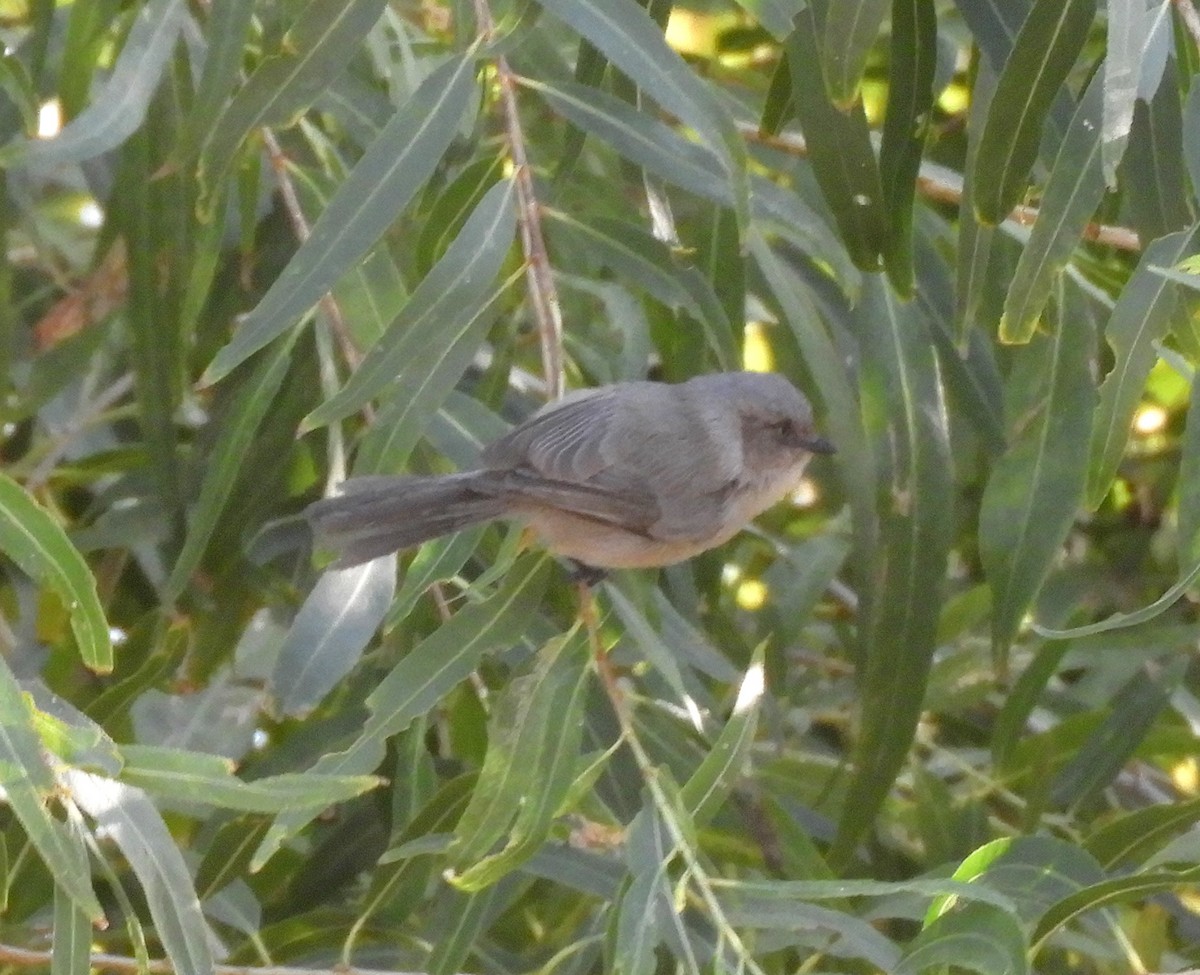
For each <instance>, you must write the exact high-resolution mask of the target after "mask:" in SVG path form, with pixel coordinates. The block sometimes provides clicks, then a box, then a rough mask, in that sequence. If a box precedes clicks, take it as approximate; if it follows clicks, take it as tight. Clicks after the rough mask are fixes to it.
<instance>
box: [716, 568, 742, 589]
mask: <svg viewBox="0 0 1200 975" xmlns="http://www.w3.org/2000/svg"><path fill="white" fill-rule="evenodd" d="M741 577H742V567H741V566H740V565H738V564H737V563H735V562H726V563H725V564H724V565H723V566H721V581H722V582H723V583H725V585H727V586H732V585H733V584H734V583H735V582H737V581H738V580H739V579H740V578H741Z"/></svg>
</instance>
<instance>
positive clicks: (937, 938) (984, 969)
mask: <svg viewBox="0 0 1200 975" xmlns="http://www.w3.org/2000/svg"><path fill="white" fill-rule="evenodd" d="M1028 950H1029V946H1028V945H1027V944H1026V943H1025V932H1024V931H1023V930H1022V927H1021V922H1020V919H1019V918H1018V917H1016V916H1015V915H1014V914H1012V913H1010V912H1008V911H1001V910H998V909H997V908H995V907H992V906H991V905H990V904H979V903H973V904H964V905H962V906H961V907H958V908H956V909H955V910H954V911H953V912H952V913H948V914H943V915H941V916H940V917H938V918H937V920H935V921H934V922H933V923H932V924H930V925H929V926H928V927H927V928H925V929H924V930H923V931H922V932H921V933H920V934H918V935H917V937H916V938H915V939H913V941H912V943H911V944H909V945H908V947H907V948H906V949H905V952H904V957H903V958H901V960H900V963H899V964H898V965H896V967H895V969H894V971H895V973H896V975H920V973H922V972H927V971H929V970H930V969H933V968H940V967H945V966H954V967H956V968H964V969H969V970H970V971H974V972H979V973H980V975H1020V973H1024V972H1028V971H1029V961H1028V959H1027V957H1026V953H1027V952H1028Z"/></svg>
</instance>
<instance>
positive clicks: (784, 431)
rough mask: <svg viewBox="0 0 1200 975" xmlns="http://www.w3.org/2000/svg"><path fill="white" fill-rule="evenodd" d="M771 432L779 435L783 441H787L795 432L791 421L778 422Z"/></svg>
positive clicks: (774, 424)
mask: <svg viewBox="0 0 1200 975" xmlns="http://www.w3.org/2000/svg"><path fill="white" fill-rule="evenodd" d="M771 432H772V433H774V434H776V435H778V437H779V438H780V439H781V440H787V439H788V438H789V437H791V435H792V432H793V427H792V421H791V420H776V421H775V422H774V423H772V424H771Z"/></svg>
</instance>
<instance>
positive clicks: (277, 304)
mask: <svg viewBox="0 0 1200 975" xmlns="http://www.w3.org/2000/svg"><path fill="white" fill-rule="evenodd" d="M474 66H475V62H474V58H473V57H472V56H470V55H466V56H463V57H458V58H453V59H451V60H450V61H448V62H447V63H446V64H444V65H442V66H441V67H440V68H438V69H437V70H436V71H434V72H433V73H432V74H430V76H429V77H428V78H426V79H425V81H424V83H423V84H422V85H421V87H420V88H418V89H417V91H416V92H415V93H414V94H413V96H412V97H411V98H410V99H409V100H408V101H407V102H405V104H404V105H403V106H402V107H401V109H400V110H399V111H398V112H397V113H396V115H395V116H394V117H393V118H392V120H391V121H390V122H389V123H388V124H387V126H386V127H385V128H384V130H383V131H382V132H381V133H380V134H379V138H378V139H376V140H375V141H374V142H373V143H371V145H370V147H369V148H368V149H367V151H366V152H365V153H364V154H363V157H362V159H360V160H359V161H358V164H357V165H356V166H355V167H354V169H353V170H352V171H351V173H350V175H349V176H348V177H347V178H346V182H345V183H343V184H342V186H341V189H339V190H338V192H337V194H336V195H335V196H334V198H333V199H332V200H330V202H329V206H328V207H326V208H325V211H324V212H323V213H322V214H321V216H320V217H319V218H318V219H317V221H316V223H315V224H314V225H313V228H312V232H311V233H310V234H309V237H308V239H307V240H305V241H304V243H303V244H301V245H300V247H299V249H298V250H297V251H296V253H295V255H294V256H293V257H292V259H291V260H290V261H289V262H288V265H287V267H286V268H284V270H283V271H282V272H281V273H280V275H279V277H277V278H276V279H275V282H274V283H273V284H272V285H271V287H270V289H268V291H267V293H266V294H265V295H263V298H262V300H261V301H260V302H259V303H258V305H257V307H256V308H255V309H254V310H253V311H251V312H250V313H249V314H248V315H247V316H246V317H245V319H243V321H242V322H241V324H240V325H239V327H238V330H237V333H236V334H235V335H234V337H233V339H232V341H230V342H229V344H228V345H226V346H225V347H224V348H223V349H221V350H220V352H218V353H217V355H216V357H215V358H214V359H213V361H212V362H211V363H210V364H209V367H208V369H207V371H206V372H205V374H204V377H203V382H204V383H207V384H211V383H215V382H216V381H217V380H219V379H221V378H222V377H224V376H226V375H228V374H229V373H230V372H231V371H232V370H233V369H234V368H235V367H236V366H237V365H238V364H240V363H241V362H243V361H244V360H245V359H247V358H249V357H250V356H251V355H253V354H254V353H255V352H257V351H258V350H259V349H261V348H262V347H263V346H264V345H266V344H267V343H268V342H270V341H271V340H272V339H274V338H275V337H276V336H277V335H280V334H282V333H283V332H284V331H286V330H287V329H288V328H289V327H291V325H292V324H293V323H294V322H295V320H296V319H297V318H299V317H300V316H301V315H303V314H304V313H305V312H306V311H308V310H309V309H310V308H312V306H313V305H315V304H316V303H317V301H319V300H320V298H321V296H322V295H324V294H325V293H326V292H327V291H329V289H330V288H332V287H333V286H334V285H335V284H336V283H337V281H338V279H340V278H341V277H342V275H343V274H345V273H346V272H347V271H349V270H350V269H351V268H353V266H354V265H355V264H356V263H357V262H358V260H359V259H360V258H361V257H362V256H363V255H364V254H365V253H366V252H367V251H368V250H370V249H371V247H372V246H373V245H374V244H375V242H376V241H377V240H378V239H379V238H380V236H381V235H382V234H383V233H384V231H386V230H387V228H388V227H389V226H390V225H391V223H392V222H393V221H394V220H395V219H396V217H398V216H399V215H400V213H401V212H402V211H403V210H404V208H405V207H406V206H407V205H408V203H409V202H410V201H411V200H412V198H413V197H414V196H415V195H416V194H417V192H418V191H419V190H420V189H421V187H422V186H423V185H424V184H425V182H426V181H427V180H428V179H429V177H430V176H431V175H432V174H433V171H434V170H435V169H436V168H437V165H438V163H439V162H440V161H441V158H442V156H443V155H444V154H445V152H446V149H447V148H448V147H449V145H450V142H451V141H452V140H453V138H454V133H455V131H456V130H457V126H458V122H459V119H460V118H461V117H462V114H463V112H464V111H465V110H466V108H467V105H468V104H469V102H470V98H471V92H472V90H473V89H474Z"/></svg>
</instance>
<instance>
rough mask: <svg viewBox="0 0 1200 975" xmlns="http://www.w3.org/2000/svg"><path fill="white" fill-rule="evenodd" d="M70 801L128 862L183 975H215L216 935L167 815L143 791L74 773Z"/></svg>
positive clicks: (170, 955)
mask: <svg viewBox="0 0 1200 975" xmlns="http://www.w3.org/2000/svg"><path fill="white" fill-rule="evenodd" d="M66 781H67V784H68V786H69V787H70V790H71V795H72V797H73V798H74V800H75V802H76V803H77V804H78V805H79V807H80V808H81V809H82V810H83V811H84V812H85V813H87V814H88V815H89V816H91V817H92V818H93V819H94V820H95V821H96V825H97V827H98V828H99V829H101V830H103V831H104V834H105V836H107V837H108V838H109V839H111V840H112V841H113V842H114V843H116V845H117V848H118V849H119V850H120V851H121V853H122V854H123V855H124V857H125V859H126V860H128V861H129V866H130V867H132V868H133V872H134V875H135V876H136V877H137V879H138V883H140V884H141V887H142V892H143V894H144V895H145V897H146V905H147V906H148V907H149V908H150V917H151V919H152V920H153V921H154V929H155V931H156V932H157V934H158V937H159V940H161V941H162V944H163V947H164V948H165V949H166V951H167V957H168V958H169V959H170V960H171V965H172V967H173V968H174V970H175V971H176V972H178V973H179V975H212V971H213V957H212V950H211V948H210V943H209V938H210V937H211V932H210V931H209V929H208V925H207V924H206V923H205V920H204V915H203V914H202V913H201V911H200V901H199V900H198V899H197V897H196V891H195V890H194V888H193V887H192V878H191V876H190V875H189V874H188V869H187V865H186V864H185V863H184V861H183V854H182V853H181V852H180V850H179V847H178V846H176V844H175V840H174V838H173V837H172V836H171V833H170V831H169V830H168V829H167V826H166V823H164V822H163V819H162V815H161V814H160V813H159V811H158V810H157V809H155V808H154V805H153V804H152V803H151V802H150V800H149V799H147V798H146V795H145V793H143V792H142V791H141V790H140V789H135V788H133V787H131V786H127V785H122V784H121V783H120V782H114V781H113V780H111V779H106V778H102V777H101V776H98V775H92V774H90V773H88V772H81V771H79V770H77V769H71V770H69V771H68V772H67V773H66Z"/></svg>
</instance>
